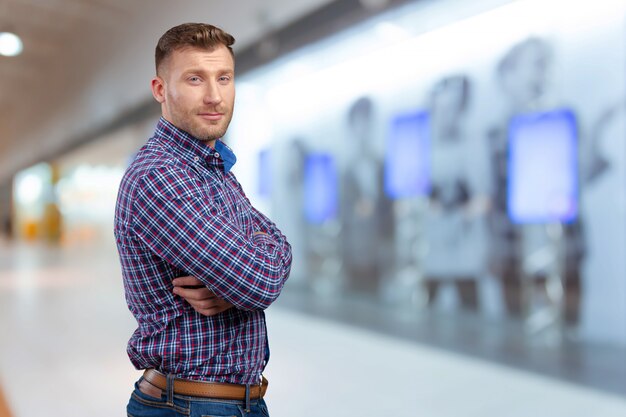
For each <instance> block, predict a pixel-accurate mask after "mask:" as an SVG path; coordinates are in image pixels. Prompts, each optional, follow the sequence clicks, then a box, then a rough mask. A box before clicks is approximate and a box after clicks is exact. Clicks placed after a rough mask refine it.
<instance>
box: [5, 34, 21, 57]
mask: <svg viewBox="0 0 626 417" xmlns="http://www.w3.org/2000/svg"><path fill="white" fill-rule="evenodd" d="M22 49H24V45H23V44H22V40H21V39H20V38H19V36H17V35H16V34H14V33H11V32H0V55H4V56H16V55H19V54H21V53H22Z"/></svg>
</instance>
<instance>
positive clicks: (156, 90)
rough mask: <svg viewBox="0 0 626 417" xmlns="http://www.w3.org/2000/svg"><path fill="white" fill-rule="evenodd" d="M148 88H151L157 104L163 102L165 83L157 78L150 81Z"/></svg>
mask: <svg viewBox="0 0 626 417" xmlns="http://www.w3.org/2000/svg"><path fill="white" fill-rule="evenodd" d="M150 87H151V88H152V96H153V97H154V99H155V100H156V101H158V102H159V103H163V102H164V101H165V81H163V79H162V78H161V77H159V76H156V77H154V78H153V79H152V82H151V85H150Z"/></svg>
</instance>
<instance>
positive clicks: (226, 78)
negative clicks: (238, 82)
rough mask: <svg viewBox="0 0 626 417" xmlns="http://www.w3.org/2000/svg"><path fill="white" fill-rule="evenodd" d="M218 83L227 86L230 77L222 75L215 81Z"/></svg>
mask: <svg viewBox="0 0 626 417" xmlns="http://www.w3.org/2000/svg"><path fill="white" fill-rule="evenodd" d="M217 80H218V81H219V82H220V83H222V84H228V83H229V82H230V80H231V77H230V76H229V75H222V76H221V77H220V78H218V79H217Z"/></svg>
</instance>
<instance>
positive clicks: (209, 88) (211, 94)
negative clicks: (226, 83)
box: [203, 81, 222, 105]
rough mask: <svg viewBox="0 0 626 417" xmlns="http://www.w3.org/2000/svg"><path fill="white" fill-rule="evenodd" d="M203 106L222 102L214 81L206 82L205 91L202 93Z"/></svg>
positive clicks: (217, 85) (218, 88) (217, 86)
mask: <svg viewBox="0 0 626 417" xmlns="http://www.w3.org/2000/svg"><path fill="white" fill-rule="evenodd" d="M203 101H204V104H208V105H216V104H219V103H220V102H221V101H222V94H221V91H220V87H219V84H218V83H217V82H215V81H213V82H208V83H207V84H206V91H205V92H204V100H203Z"/></svg>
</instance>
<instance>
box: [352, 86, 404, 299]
mask: <svg viewBox="0 0 626 417" xmlns="http://www.w3.org/2000/svg"><path fill="white" fill-rule="evenodd" d="M373 107H374V106H373V103H372V100H371V99H370V98H369V97H361V98H359V99H357V100H356V101H355V102H354V103H353V104H352V105H351V106H350V109H349V111H348V120H347V122H348V128H349V132H350V137H349V138H348V140H350V144H349V148H348V149H349V150H350V158H349V160H348V164H347V167H348V168H347V169H346V171H345V172H344V174H343V179H342V189H341V209H340V211H341V226H342V231H341V237H342V247H343V250H342V253H343V262H344V268H345V273H346V276H347V280H348V282H347V288H348V289H350V290H352V291H355V292H358V293H364V294H369V295H378V294H379V291H380V290H381V288H380V285H381V279H382V276H383V274H384V273H386V272H387V271H386V269H387V266H388V263H389V258H390V256H389V255H390V253H391V250H392V249H391V248H392V242H393V240H392V239H393V238H392V234H393V233H392V231H393V222H392V205H391V201H390V200H389V199H388V198H387V196H386V195H385V192H384V170H383V161H382V158H380V157H379V156H378V155H377V154H376V150H375V148H374V146H373V145H374V144H373V139H374V138H373V137H372V136H373V129H372V128H373V115H372V113H373Z"/></svg>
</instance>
